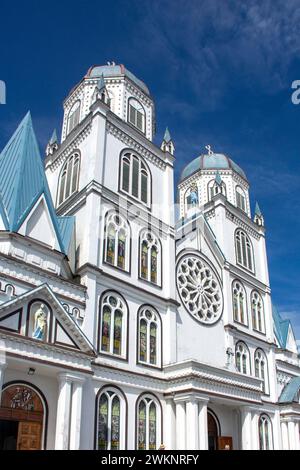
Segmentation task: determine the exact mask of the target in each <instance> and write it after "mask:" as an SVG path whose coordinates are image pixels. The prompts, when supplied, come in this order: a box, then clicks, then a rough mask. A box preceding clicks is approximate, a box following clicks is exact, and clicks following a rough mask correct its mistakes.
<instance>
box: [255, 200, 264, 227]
mask: <svg viewBox="0 0 300 470" xmlns="http://www.w3.org/2000/svg"><path fill="white" fill-rule="evenodd" d="M254 223H256V224H257V225H259V226H260V227H263V226H264V224H265V221H264V216H263V215H262V212H261V210H260V207H259V205H258V202H256V204H255V213H254Z"/></svg>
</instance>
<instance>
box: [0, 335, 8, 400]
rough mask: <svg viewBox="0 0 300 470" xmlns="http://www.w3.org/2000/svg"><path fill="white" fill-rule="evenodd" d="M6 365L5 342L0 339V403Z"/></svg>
mask: <svg viewBox="0 0 300 470" xmlns="http://www.w3.org/2000/svg"><path fill="white" fill-rule="evenodd" d="M6 366H7V364H6V355H5V342H4V341H2V340H0V404H1V394H2V387H3V383H4V372H5V369H6Z"/></svg>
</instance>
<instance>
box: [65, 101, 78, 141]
mask: <svg viewBox="0 0 300 470" xmlns="http://www.w3.org/2000/svg"><path fill="white" fill-rule="evenodd" d="M79 118H80V101H76V103H74V104H73V106H72V108H71V109H70V112H69V115H68V123H67V134H69V133H70V132H71V131H72V130H73V129H74V127H76V126H77V124H78V123H79Z"/></svg>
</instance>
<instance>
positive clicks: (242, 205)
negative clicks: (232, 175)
mask: <svg viewBox="0 0 300 470" xmlns="http://www.w3.org/2000/svg"><path fill="white" fill-rule="evenodd" d="M235 195H236V205H237V207H238V208H239V209H241V210H242V211H244V212H246V210H247V206H246V195H245V191H244V190H243V189H242V188H241V187H240V186H237V187H236V189H235Z"/></svg>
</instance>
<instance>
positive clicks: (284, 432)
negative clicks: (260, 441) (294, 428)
mask: <svg viewBox="0 0 300 470" xmlns="http://www.w3.org/2000/svg"><path fill="white" fill-rule="evenodd" d="M281 436H282V448H283V450H289V448H290V446H289V434H288V425H287V422H286V421H282V422H281Z"/></svg>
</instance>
